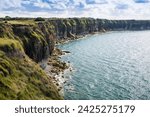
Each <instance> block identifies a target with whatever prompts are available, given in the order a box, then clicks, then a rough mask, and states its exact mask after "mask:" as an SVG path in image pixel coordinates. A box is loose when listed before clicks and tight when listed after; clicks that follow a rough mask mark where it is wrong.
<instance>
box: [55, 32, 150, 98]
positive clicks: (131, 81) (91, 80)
mask: <svg viewBox="0 0 150 117" xmlns="http://www.w3.org/2000/svg"><path fill="white" fill-rule="evenodd" d="M58 48H60V49H62V50H67V51H70V52H71V54H67V55H65V56H62V57H61V60H63V61H70V63H71V65H72V66H73V69H74V70H73V71H72V72H71V73H67V74H65V77H66V78H67V83H66V84H65V85H64V96H65V99H70V100H73V99H79V100H82V99H86V100H89V99H94V100H110V99H111V100H126V99H128V100H131V99H132V100H133V99H134V100H136V99H138V100H139V99H142V100H147V99H150V31H114V32H113V31H112V32H107V33H103V34H95V35H91V36H87V37H84V38H83V39H80V40H75V41H71V42H69V43H66V44H61V45H59V46H58Z"/></svg>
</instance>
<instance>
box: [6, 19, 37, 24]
mask: <svg viewBox="0 0 150 117" xmlns="http://www.w3.org/2000/svg"><path fill="white" fill-rule="evenodd" d="M7 23H10V24H20V25H35V24H36V22H35V21H34V20H32V19H31V20H10V21H7Z"/></svg>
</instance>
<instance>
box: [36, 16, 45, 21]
mask: <svg viewBox="0 0 150 117" xmlns="http://www.w3.org/2000/svg"><path fill="white" fill-rule="evenodd" d="M35 21H45V19H44V18H42V17H37V18H36V19H35Z"/></svg>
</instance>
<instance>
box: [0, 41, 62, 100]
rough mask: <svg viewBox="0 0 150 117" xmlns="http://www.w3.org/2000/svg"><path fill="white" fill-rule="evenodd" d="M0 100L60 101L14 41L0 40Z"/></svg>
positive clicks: (41, 71) (50, 82)
mask: <svg viewBox="0 0 150 117" xmlns="http://www.w3.org/2000/svg"><path fill="white" fill-rule="evenodd" d="M0 99H62V98H61V96H60V95H59V94H58V91H57V88H56V86H55V85H53V83H52V81H51V79H50V78H48V77H47V75H46V74H45V72H44V71H43V70H42V69H41V68H40V67H39V65H38V64H37V63H35V62H33V61H32V60H31V59H30V58H29V57H28V56H26V55H25V53H24V50H23V47H22V46H21V44H20V43H19V42H18V41H16V40H12V39H11V40H10V39H3V38H1V39H0Z"/></svg>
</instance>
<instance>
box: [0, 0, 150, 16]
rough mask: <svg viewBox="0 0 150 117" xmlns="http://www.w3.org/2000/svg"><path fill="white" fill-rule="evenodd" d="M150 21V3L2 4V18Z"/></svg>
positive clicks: (35, 0)
mask: <svg viewBox="0 0 150 117" xmlns="http://www.w3.org/2000/svg"><path fill="white" fill-rule="evenodd" d="M6 15H9V16H11V17H39V16H41V17H93V18H106V19H150V1H149V0H0V17H4V16H6Z"/></svg>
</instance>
